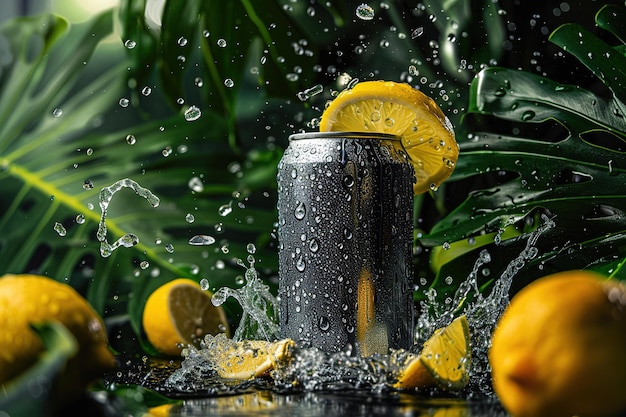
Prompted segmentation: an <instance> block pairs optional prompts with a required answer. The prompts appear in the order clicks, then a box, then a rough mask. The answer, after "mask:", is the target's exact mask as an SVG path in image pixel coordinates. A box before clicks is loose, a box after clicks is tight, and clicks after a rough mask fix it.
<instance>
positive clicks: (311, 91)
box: [297, 84, 324, 101]
mask: <svg viewBox="0 0 626 417" xmlns="http://www.w3.org/2000/svg"><path fill="white" fill-rule="evenodd" d="M322 91H324V87H322V85H321V84H317V85H315V86H313V87H311V88H307V89H306V90H304V91H300V92H299V93H298V94H297V96H298V99H300V101H307V100H308V99H310V98H311V97H313V96H315V95H317V94H320V93H321V92H322Z"/></svg>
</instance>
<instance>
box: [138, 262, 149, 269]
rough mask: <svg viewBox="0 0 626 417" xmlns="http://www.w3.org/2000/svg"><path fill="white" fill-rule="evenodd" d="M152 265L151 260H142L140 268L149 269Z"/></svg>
mask: <svg viewBox="0 0 626 417" xmlns="http://www.w3.org/2000/svg"><path fill="white" fill-rule="evenodd" d="M149 267H150V262H148V261H141V263H140V264H139V268H141V269H148V268H149Z"/></svg>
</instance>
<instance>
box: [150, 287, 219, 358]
mask: <svg viewBox="0 0 626 417" xmlns="http://www.w3.org/2000/svg"><path fill="white" fill-rule="evenodd" d="M142 321H143V328H144V331H145V332H146V336H147V337H148V340H149V341H150V343H152V345H153V346H154V347H155V348H156V349H157V350H158V351H159V352H161V353H163V354H166V355H170V356H177V355H180V353H181V351H182V348H183V345H185V344H196V343H197V342H198V341H199V340H201V339H202V337H203V336H204V335H206V334H216V333H220V332H226V333H228V331H229V329H228V322H227V320H226V314H225V313H224V310H223V309H222V308H221V307H216V306H214V305H213V304H212V303H211V294H210V293H209V292H208V291H204V290H202V289H201V288H200V284H198V283H197V282H195V281H193V280H191V279H186V278H178V279H175V280H173V281H170V282H168V283H167V284H164V285H162V286H160V287H159V288H157V289H156V290H155V291H154V292H153V293H152V294H150V297H148V300H147V301H146V305H145V306H144V310H143V316H142Z"/></svg>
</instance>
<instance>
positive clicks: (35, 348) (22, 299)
mask: <svg viewBox="0 0 626 417" xmlns="http://www.w3.org/2000/svg"><path fill="white" fill-rule="evenodd" d="M51 320H52V321H58V322H60V323H62V324H63V325H64V326H65V327H66V328H67V329H68V330H69V331H70V332H71V333H72V334H73V336H74V337H75V338H76V341H77V342H78V345H79V351H78V354H77V356H76V357H75V358H73V359H72V360H71V361H70V363H69V364H68V369H67V371H66V375H69V373H71V378H72V381H75V382H76V383H77V384H79V385H85V384H87V383H88V382H89V381H90V380H92V379H94V378H95V377H97V376H98V375H100V374H101V373H103V372H104V371H107V370H110V369H112V368H113V367H114V358H113V354H112V353H111V351H110V350H109V349H108V347H107V334H106V329H105V327H104V323H103V322H102V319H101V318H100V316H98V314H97V313H96V312H95V311H94V310H93V308H92V307H91V306H90V305H89V303H88V302H87V301H86V300H85V299H84V298H83V297H81V296H80V294H78V293H77V292H76V291H75V290H74V289H73V288H72V287H70V286H69V285H67V284H64V283H61V282H58V281H55V280H53V279H51V278H47V277H43V276H37V275H5V276H3V277H0V385H2V384H4V383H6V382H8V381H10V380H11V379H12V378H14V377H16V376H17V375H19V374H20V373H21V372H23V371H24V370H26V369H27V368H28V367H30V366H31V365H33V364H34V363H35V362H36V361H37V359H38V357H39V354H40V353H41V352H42V351H43V345H42V343H41V340H40V338H39V336H37V334H36V333H35V331H34V330H33V329H32V328H31V327H30V325H31V324H37V323H43V322H46V321H51Z"/></svg>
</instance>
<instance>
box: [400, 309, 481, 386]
mask: <svg viewBox="0 0 626 417" xmlns="http://www.w3.org/2000/svg"><path fill="white" fill-rule="evenodd" d="M469 340H470V336H469V325H468V323H467V317H465V316H460V317H458V318H456V319H454V320H453V321H452V323H450V324H449V325H448V326H446V327H444V328H442V329H438V330H436V331H435V333H434V334H433V335H432V336H431V337H430V339H428V340H427V341H426V343H424V348H423V349H422V352H421V353H420V354H419V355H413V356H411V357H409V358H408V359H407V360H406V362H405V366H404V367H403V369H402V370H401V371H400V374H399V375H398V382H397V383H396V385H395V386H396V388H400V389H414V388H417V387H429V386H435V385H436V386H439V387H440V388H443V389H446V390H459V389H461V388H463V387H465V386H466V385H467V383H468V382H469V366H470V362H471V349H470V346H469Z"/></svg>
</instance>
